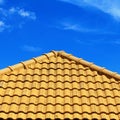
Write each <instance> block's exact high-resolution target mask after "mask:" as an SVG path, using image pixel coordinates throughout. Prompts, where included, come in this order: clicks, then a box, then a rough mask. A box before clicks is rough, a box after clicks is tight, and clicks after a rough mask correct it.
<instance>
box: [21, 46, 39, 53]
mask: <svg viewBox="0 0 120 120" xmlns="http://www.w3.org/2000/svg"><path fill="white" fill-rule="evenodd" d="M21 48H22V50H24V51H27V52H39V51H41V48H40V47H35V46H30V45H24V46H23V47H21Z"/></svg>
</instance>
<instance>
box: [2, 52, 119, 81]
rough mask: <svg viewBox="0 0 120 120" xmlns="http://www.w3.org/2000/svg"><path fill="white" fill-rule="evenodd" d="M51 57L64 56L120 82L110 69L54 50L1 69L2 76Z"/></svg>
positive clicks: (117, 75)
mask: <svg viewBox="0 0 120 120" xmlns="http://www.w3.org/2000/svg"><path fill="white" fill-rule="evenodd" d="M51 56H55V57H57V56H64V57H66V58H67V59H70V60H74V61H76V62H78V63H80V64H83V65H85V66H88V67H90V68H91V69H94V70H96V71H99V72H101V73H104V74H106V75H109V76H112V77H113V78H116V79H119V80H120V75H119V74H118V73H116V72H112V71H110V70H108V69H106V68H104V67H100V66H98V65H95V64H94V63H92V62H88V61H86V60H83V59H82V58H78V57H75V56H73V55H72V54H68V53H66V52H65V51H54V50H52V51H50V52H49V53H44V54H42V55H41V56H38V57H33V58H32V59H30V60H26V61H24V62H20V63H18V64H15V65H12V66H8V67H7V68H4V69H1V70H0V74H5V73H8V72H11V71H13V70H16V69H18V68H22V67H24V68H25V69H27V68H28V65H30V64H32V63H37V62H38V61H40V60H43V59H45V58H47V59H49V58H50V57H51Z"/></svg>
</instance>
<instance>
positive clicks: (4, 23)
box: [0, 7, 37, 32]
mask: <svg viewBox="0 0 120 120" xmlns="http://www.w3.org/2000/svg"><path fill="white" fill-rule="evenodd" d="M0 17H1V19H0V21H1V22H0V32H2V31H4V30H5V29H6V28H12V29H13V28H14V27H17V28H22V26H23V25H24V24H25V23H26V22H27V21H28V20H32V21H33V20H36V19H37V17H36V14H35V12H32V11H27V10H25V9H24V8H19V7H11V8H9V9H4V8H2V7H0Z"/></svg>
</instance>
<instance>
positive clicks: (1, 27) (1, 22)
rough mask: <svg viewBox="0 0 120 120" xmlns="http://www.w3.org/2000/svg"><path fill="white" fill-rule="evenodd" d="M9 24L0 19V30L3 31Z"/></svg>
mask: <svg viewBox="0 0 120 120" xmlns="http://www.w3.org/2000/svg"><path fill="white" fill-rule="evenodd" d="M8 27H9V26H8V25H6V24H5V22H4V21H1V20H0V32H3V31H4V30H5V29H6V28H8Z"/></svg>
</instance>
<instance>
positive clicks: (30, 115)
mask: <svg viewBox="0 0 120 120" xmlns="http://www.w3.org/2000/svg"><path fill="white" fill-rule="evenodd" d="M0 118H1V119H8V118H11V119H23V120H24V119H36V120H38V119H48V118H49V119H57V118H58V119H65V118H68V119H75V118H76V119H98V120H99V119H107V120H108V119H117V120H119V119H120V76H119V75H118V74H115V73H113V72H110V71H108V70H106V69H104V68H101V67H98V66H96V65H94V64H92V63H89V62H87V61H84V60H82V59H79V58H76V57H74V56H72V55H70V54H67V53H65V52H63V51H60V52H56V51H52V52H50V53H48V54H45V55H42V56H40V57H37V58H33V59H31V60H29V61H26V62H21V63H19V64H17V65H14V66H11V67H8V68H6V69H3V70H1V71H0Z"/></svg>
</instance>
